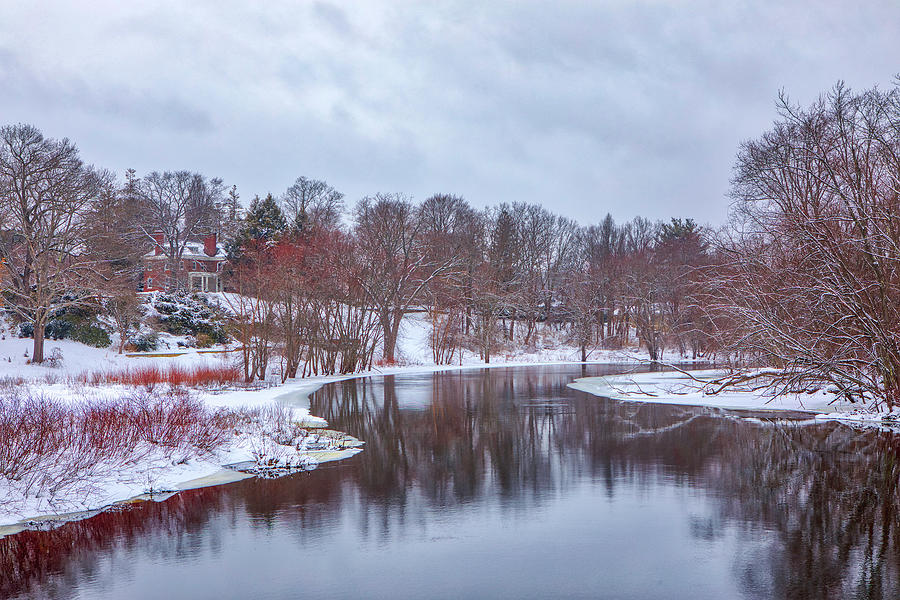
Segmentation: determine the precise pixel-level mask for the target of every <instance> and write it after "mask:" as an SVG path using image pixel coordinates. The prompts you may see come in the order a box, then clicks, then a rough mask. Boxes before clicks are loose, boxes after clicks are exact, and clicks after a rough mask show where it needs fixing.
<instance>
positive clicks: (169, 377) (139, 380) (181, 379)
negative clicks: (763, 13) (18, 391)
mask: <svg viewBox="0 0 900 600" xmlns="http://www.w3.org/2000/svg"><path fill="white" fill-rule="evenodd" d="M240 378H241V374H240V371H239V370H238V369H237V368H235V367H232V366H227V365H200V366H195V367H186V366H181V365H169V366H168V367H163V368H160V367H158V366H156V365H146V366H140V367H134V368H129V369H123V370H121V371H91V372H86V373H82V374H81V375H79V376H78V377H77V378H76V381H78V382H79V383H85V384H88V385H101V384H118V385H131V386H139V387H144V388H146V389H148V390H152V389H153V388H154V387H155V386H156V385H159V384H163V383H167V384H169V385H170V386H172V387H211V386H212V387H222V386H225V385H230V384H233V383H236V382H238V381H239V380H240Z"/></svg>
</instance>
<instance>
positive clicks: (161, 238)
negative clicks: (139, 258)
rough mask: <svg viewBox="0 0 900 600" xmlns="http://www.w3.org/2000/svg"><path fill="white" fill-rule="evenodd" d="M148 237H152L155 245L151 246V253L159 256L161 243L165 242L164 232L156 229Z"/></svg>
mask: <svg viewBox="0 0 900 600" xmlns="http://www.w3.org/2000/svg"><path fill="white" fill-rule="evenodd" d="M150 237H152V238H153V241H154V242H156V246H155V247H154V248H153V254H154V255H156V256H159V255H160V254H162V251H163V249H162V245H163V244H164V243H166V234H165V233H163V232H162V231H157V232H156V233H154V234H153V235H152V236H150Z"/></svg>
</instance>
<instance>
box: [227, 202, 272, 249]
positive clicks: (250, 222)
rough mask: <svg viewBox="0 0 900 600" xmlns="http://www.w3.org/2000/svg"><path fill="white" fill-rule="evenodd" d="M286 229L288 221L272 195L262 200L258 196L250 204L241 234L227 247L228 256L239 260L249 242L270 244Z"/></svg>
mask: <svg viewBox="0 0 900 600" xmlns="http://www.w3.org/2000/svg"><path fill="white" fill-rule="evenodd" d="M286 229H287V221H286V220H285V218H284V213H283V212H281V208H279V206H278V202H277V201H276V200H275V198H274V197H273V196H272V194H267V195H266V197H265V198H263V199H262V200H260V198H259V196H256V197H254V198H253V201H252V202H251V203H250V209H249V210H248V211H247V214H246V216H245V217H244V219H243V225H242V227H241V230H240V232H239V233H238V235H236V236H235V238H234V239H233V240H232V241H231V242H230V243H228V245H227V247H226V250H227V252H228V256H229V258H232V259H235V258H239V257H240V256H241V254H242V253H243V248H244V246H245V245H246V244H247V243H248V242H250V241H256V242H268V241H271V240H274V239H277V238H278V237H279V236H280V235H281V234H283V233H284V232H285V230H286Z"/></svg>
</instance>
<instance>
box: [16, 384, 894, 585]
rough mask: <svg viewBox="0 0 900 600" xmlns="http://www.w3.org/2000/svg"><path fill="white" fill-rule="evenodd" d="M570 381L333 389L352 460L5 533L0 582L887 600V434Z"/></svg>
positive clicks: (325, 403) (316, 408)
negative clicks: (615, 395) (608, 396)
mask: <svg viewBox="0 0 900 600" xmlns="http://www.w3.org/2000/svg"><path fill="white" fill-rule="evenodd" d="M602 372H603V368H601V367H590V368H588V372H587V373H586V374H587V375H597V374H602ZM582 374H583V373H582V372H581V370H580V368H579V367H574V368H573V367H532V368H527V369H492V370H479V371H460V372H448V373H439V374H433V375H417V376H404V377H385V378H383V379H368V380H352V381H346V382H343V383H338V384H333V385H330V386H327V387H325V388H323V389H322V390H320V391H319V392H317V393H316V394H315V395H314V396H313V397H312V398H311V410H312V412H313V414H317V415H322V416H324V417H325V418H326V419H328V420H329V421H330V422H331V423H332V424H333V425H334V426H336V427H338V428H340V429H343V430H345V431H347V432H348V433H350V434H351V435H354V436H355V437H358V438H360V439H362V440H365V441H366V448H365V451H364V452H363V453H361V454H359V455H358V456H356V457H354V458H352V459H350V460H349V461H346V462H345V463H340V464H337V465H333V466H330V467H327V468H322V469H320V470H317V471H314V472H311V473H304V474H298V475H296V476H292V477H289V478H286V479H282V480H272V481H255V480H248V481H244V482H239V483H236V484H233V485H229V486H223V487H220V488H214V489H206V490H197V491H193V492H188V493H185V494H181V495H179V496H176V497H174V498H172V499H170V500H168V501H166V502H164V503H160V504H149V505H145V506H141V507H139V508H136V509H133V510H126V511H122V512H117V513H107V514H103V515H99V516H97V517H94V518H92V519H89V520H86V521H83V522H79V523H71V524H68V525H65V526H63V527H61V528H59V529H57V530H55V531H51V532H26V533H22V534H19V535H16V536H11V537H9V538H6V539H3V540H0V597H14V596H15V595H16V594H23V595H28V594H32V595H35V596H39V597H53V598H56V597H59V598H63V597H73V596H77V595H81V596H82V597H98V598H99V597H110V598H112V597H159V596H160V595H165V594H163V593H161V592H164V591H165V585H166V582H167V581H169V580H171V579H172V577H171V575H172V573H175V572H177V573H178V574H179V577H180V580H179V582H178V584H179V587H177V588H172V590H170V591H169V594H168V595H170V596H172V597H188V596H190V597H219V598H222V597H241V595H242V594H255V595H257V596H259V597H266V596H267V594H268V595H269V596H271V597H283V596H285V595H288V596H290V595H291V594H290V590H295V589H303V590H305V591H306V593H309V594H315V595H317V596H322V597H347V596H351V595H362V596H390V597H416V596H421V595H422V594H423V593H425V594H427V595H430V596H432V597H535V598H537V597H547V596H568V597H604V596H606V595H608V596H609V597H636V598H637V597H659V598H671V597H682V596H683V597H710V598H715V597H747V598H894V597H898V595H900V587H898V581H900V573H898V565H900V555H898V552H900V546H898V544H897V542H896V540H897V534H898V531H897V528H898V526H900V518H898V512H897V484H898V469H900V466H898V462H897V460H898V454H900V452H898V442H897V439H896V437H895V436H894V435H893V434H890V433H885V432H859V431H855V430H852V429H850V428H847V427H844V426H840V425H836V424H833V423H829V424H822V425H815V426H798V425H794V424H791V423H788V422H783V421H780V422H772V421H766V420H765V419H763V420H762V421H761V422H758V423H756V422H748V421H747V420H743V419H737V418H735V417H734V415H730V414H726V413H720V412H718V411H715V410H711V409H694V408H687V407H670V406H653V405H640V404H624V403H619V402H613V401H606V400H602V399H598V398H595V397H592V396H589V395H586V394H584V393H581V392H575V391H572V390H570V389H568V388H567V387H566V385H567V384H568V383H569V382H571V380H572V379H573V378H574V377H578V376H582ZM551 550H552V551H551ZM298 564H302V565H305V566H306V568H302V569H298V568H297V565H298ZM251 566H252V568H251ZM230 570H233V571H234V572H242V573H243V574H244V577H243V578H242V579H240V580H238V581H229V584H228V585H219V584H217V583H216V582H217V580H219V579H221V573H222V572H223V571H230ZM460 571H462V572H460ZM397 581H403V582H404V585H403V587H398V586H397V584H396V582H397ZM160 586H163V587H162V588H161V587H160ZM179 590H180V592H179Z"/></svg>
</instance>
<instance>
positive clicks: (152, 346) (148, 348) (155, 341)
mask: <svg viewBox="0 0 900 600" xmlns="http://www.w3.org/2000/svg"><path fill="white" fill-rule="evenodd" d="M129 344H131V346H132V347H133V348H134V350H135V352H153V351H154V350H156V348H157V347H158V346H159V334H157V333H156V332H155V331H154V332H152V333H143V334H141V335H139V336H137V337H134V338H132V339H131V340H130V341H129Z"/></svg>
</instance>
